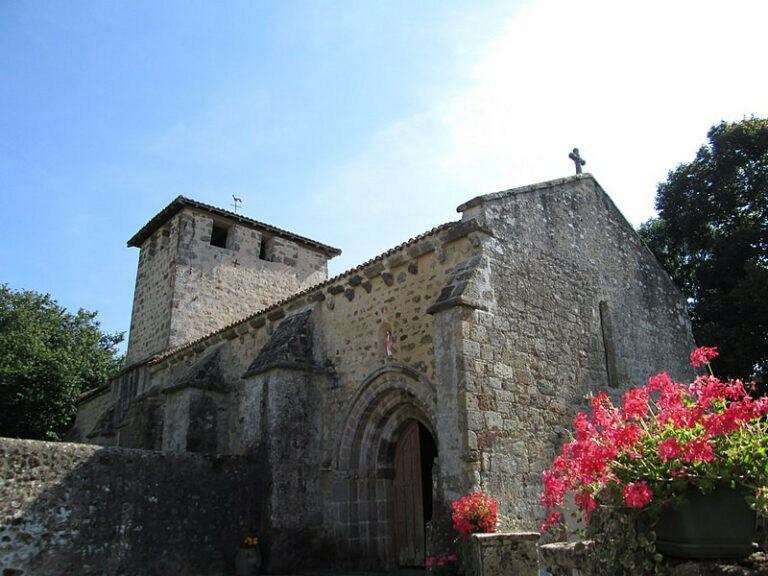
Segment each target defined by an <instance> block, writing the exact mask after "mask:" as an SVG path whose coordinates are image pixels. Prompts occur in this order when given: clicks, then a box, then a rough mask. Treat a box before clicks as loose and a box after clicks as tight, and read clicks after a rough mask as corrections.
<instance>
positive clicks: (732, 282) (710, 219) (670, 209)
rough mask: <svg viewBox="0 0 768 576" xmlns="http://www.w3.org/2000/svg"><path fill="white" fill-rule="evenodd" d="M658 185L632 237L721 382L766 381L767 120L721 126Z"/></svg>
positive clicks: (767, 375)
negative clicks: (648, 214)
mask: <svg viewBox="0 0 768 576" xmlns="http://www.w3.org/2000/svg"><path fill="white" fill-rule="evenodd" d="M707 136H708V138H709V144H708V145H705V146H702V147H701V148H700V149H699V151H698V153H697V154H696V158H695V159H694V160H693V161H692V162H690V163H689V164H681V165H680V166H678V167H677V168H676V169H675V170H673V171H672V172H670V173H669V176H668V178H667V181H666V182H662V183H661V184H659V187H658V190H657V194H656V211H657V213H658V218H655V219H651V220H649V221H647V222H645V223H643V224H642V226H641V227H640V230H639V232H640V235H641V236H642V237H643V239H644V240H645V241H646V243H647V245H648V247H649V248H650V249H651V251H653V253H654V254H655V255H656V256H657V258H658V259H659V261H660V262H661V264H662V265H663V266H664V268H666V270H667V271H668V272H669V273H670V275H671V276H672V278H673V279H674V281H675V283H676V284H677V286H678V287H679V288H680V290H681V291H682V292H683V294H684V295H685V296H686V297H687V298H688V301H689V304H690V313H691V319H692V322H693V334H694V337H695V338H696V342H697V343H698V344H699V345H702V346H717V347H718V350H719V351H720V353H721V356H720V357H719V358H717V359H716V360H715V361H714V362H713V368H714V369H715V372H716V374H718V375H719V376H721V377H741V378H754V379H756V380H757V381H759V382H760V383H762V384H763V385H765V384H766V383H767V382H768V120H766V119H759V118H750V119H745V120H743V121H741V122H736V123H727V122H722V123H720V124H719V125H717V126H713V127H712V128H711V129H710V130H709V133H708V134H707Z"/></svg>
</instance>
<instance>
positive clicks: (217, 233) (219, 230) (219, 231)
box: [211, 224, 229, 248]
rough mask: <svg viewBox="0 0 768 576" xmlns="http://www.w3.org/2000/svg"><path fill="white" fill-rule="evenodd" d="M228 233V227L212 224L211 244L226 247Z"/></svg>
mask: <svg viewBox="0 0 768 576" xmlns="http://www.w3.org/2000/svg"><path fill="white" fill-rule="evenodd" d="M228 235H229V228H227V227H226V226H219V225H218V224H214V225H213V230H211V246H218V247H219V248H226V247H227V236H228Z"/></svg>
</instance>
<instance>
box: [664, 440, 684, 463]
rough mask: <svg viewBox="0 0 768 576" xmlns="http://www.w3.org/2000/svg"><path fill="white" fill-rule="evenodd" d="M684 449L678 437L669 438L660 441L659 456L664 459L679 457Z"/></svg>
mask: <svg viewBox="0 0 768 576" xmlns="http://www.w3.org/2000/svg"><path fill="white" fill-rule="evenodd" d="M682 453H683V451H682V450H681V448H680V443H679V442H678V441H677V438H667V439H666V440H663V441H661V442H659V457H660V458H661V459H662V460H663V461H664V462H666V461H668V460H671V459H672V458H679V457H680V455H681V454H682Z"/></svg>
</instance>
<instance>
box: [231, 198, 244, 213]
mask: <svg viewBox="0 0 768 576" xmlns="http://www.w3.org/2000/svg"><path fill="white" fill-rule="evenodd" d="M232 199H233V200H234V202H233V203H232V204H230V206H232V207H234V209H235V214H237V208H238V206H239V205H240V204H242V203H243V201H242V200H241V199H240V198H238V197H237V196H235V195H234V194H232Z"/></svg>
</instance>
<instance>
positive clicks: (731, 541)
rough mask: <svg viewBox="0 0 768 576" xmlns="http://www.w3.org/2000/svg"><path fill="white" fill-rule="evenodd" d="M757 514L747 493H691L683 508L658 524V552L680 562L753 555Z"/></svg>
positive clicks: (666, 514)
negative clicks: (749, 503) (750, 503)
mask: <svg viewBox="0 0 768 576" xmlns="http://www.w3.org/2000/svg"><path fill="white" fill-rule="evenodd" d="M755 522H756V514H755V511H754V510H752V509H751V508H750V507H749V505H748V504H747V503H746V501H745V499H744V492H743V491H742V490H738V489H732V488H719V489H716V490H715V491H714V492H711V493H709V494H702V493H701V492H699V491H698V490H696V489H693V488H692V489H691V490H690V491H689V494H688V501H687V502H686V503H685V504H684V505H683V506H682V507H680V508H672V507H670V508H667V509H665V510H663V511H662V513H661V516H660V517H659V521H658V523H657V524H656V551H657V552H659V553H661V554H663V555H665V556H672V557H676V558H689V559H707V558H709V559H711V558H742V557H744V556H748V555H749V554H750V553H751V552H752V542H753V541H754V536H755V528H756V524H755Z"/></svg>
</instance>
